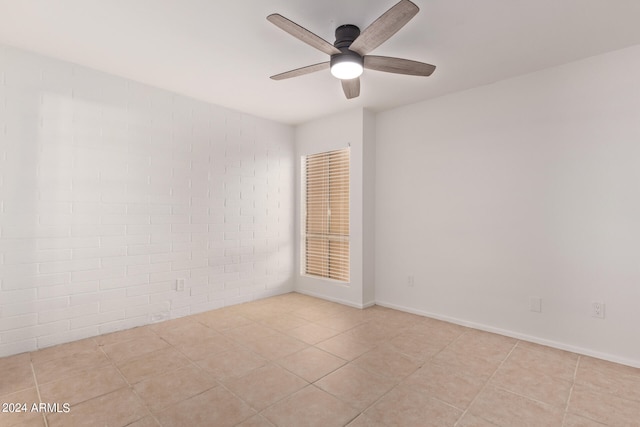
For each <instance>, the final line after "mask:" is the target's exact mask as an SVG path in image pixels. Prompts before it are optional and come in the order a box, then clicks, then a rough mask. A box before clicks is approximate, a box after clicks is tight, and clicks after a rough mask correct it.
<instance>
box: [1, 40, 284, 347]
mask: <svg viewBox="0 0 640 427" xmlns="http://www.w3.org/2000/svg"><path fill="white" fill-rule="evenodd" d="M293 152H294V147H293V130H292V129H291V128H290V127H288V126H285V125H281V124H277V123H274V122H270V121H267V120H263V119H259V118H256V117H252V116H248V115H245V114H242V113H238V112H235V111H231V110H227V109H224V108H221V107H217V106H212V105H208V104H205V103H202V102H199V101H195V100H192V99H189V98H185V97H182V96H178V95H174V94H172V93H169V92H165V91H162V90H159V89H154V88H150V87H148V86H144V85H142V84H138V83H135V82H132V81H128V80H126V79H122V78H118V77H114V76H110V75H107V74H104V73H100V72H97V71H93V70H89V69H86V68H82V67H78V66H75V65H73V64H69V63H65V62H61V61H55V60H52V59H48V58H45V57H42V56H38V55H33V54H30V53H26V52H23V51H19V50H15V49H12V48H7V47H0V356H4V355H8V354H13V353H19V352H22V351H29V350H33V349H36V348H41V347H46V346H50V345H54V344H58V343H62V342H68V341H72V340H76V339H80V338H83V337H88V336H94V335H98V334H102V333H106V332H110V331H114V330H119V329H124V328H129V327H133V326H137V325H142V324H147V323H150V322H153V321H158V320H161V319H165V318H169V317H178V316H183V315H187V314H190V313H196V312H200V311H205V310H209V309H213V308H217V307H221V306H224V305H230V304H234V303H238V302H242V301H246V300H250V299H254V298H258V297H262V296H267V295H272V294H276V293H281V292H286V291H289V290H291V289H292V286H293V284H292V274H293V247H294V244H293V235H294V234H293V215H294V193H293V188H294V181H293V180H294V155H293ZM179 278H184V279H186V286H185V290H184V291H182V292H180V291H177V290H176V279H179Z"/></svg>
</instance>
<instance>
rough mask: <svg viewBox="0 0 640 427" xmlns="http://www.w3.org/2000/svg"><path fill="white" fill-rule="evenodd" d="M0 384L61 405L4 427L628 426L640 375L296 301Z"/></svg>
mask: <svg viewBox="0 0 640 427" xmlns="http://www.w3.org/2000/svg"><path fill="white" fill-rule="evenodd" d="M0 380H1V381H0V401H1V402H3V403H27V404H28V409H30V408H31V404H32V403H34V402H35V403H40V402H44V403H50V404H53V403H58V404H60V408H59V409H60V411H58V412H55V411H54V412H51V409H55V408H51V407H50V408H49V412H46V411H44V412H40V413H39V412H26V413H6V412H0V425H1V426H3V427H10V426H50V427H56V426H64V427H68V426H76V425H82V426H135V427H147V426H149V427H150V426H167V427H169V426H188V427H197V426H214V427H223V426H243V427H249V426H255V427H258V426H265V427H266V426H292V427H307V426H309V427H311V426H321V427H331V426H345V425H346V426H349V427H364V426H411V427H414V426H457V427H472V426H474V427H485V426H506V427H526V426H535V427H546V426H564V427H577V426H584V427H590V426H594V427H595V426H616V427H619V426H640V369H635V368H630V367H626V366H621V365H616V364H614V363H609V362H605V361H601V360H597V359H593V358H590V357H584V356H579V355H576V354H572V353H568V352H563V351H559V350H555V349H551V348H547V347H542V346H539V345H535V344H531V343H528V342H524V341H518V340H515V339H512V338H507V337H503V336H500V335H494V334H490V333H486V332H481V331H477V330H473V329H468V328H464V327H461V326H457V325H453V324H449V323H445V322H441V321H437V320H433V319H428V318H424V317H420V316H415V315H411V314H407V313H403V312H399V311H395V310H391V309H386V308H382V307H378V306H376V307H372V308H369V309H366V310H357V309H353V308H349V307H345V306H342V305H339V304H334V303H330V302H326V301H323V300H320V299H316V298H311V297H308V296H305V295H301V294H297V293H290V294H286V295H281V296H277V297H273V298H269V299H265V300H261V301H255V302H251V303H247V304H242V305H238V306H233V307H227V308H224V309H220V310H215V311H211V312H207V313H204V314H198V315H194V316H190V317H187V318H182V319H177V320H171V321H168V322H164V323H158V324H155V325H150V326H145V327H140V328H136V329H131V330H128V331H123V332H117V333H113V334H110V335H104V336H100V337H97V338H92V339H86V340H82V341H77V342H74V343H70V344H64V345H60V346H57V347H51V348H47V349H43V350H40V351H37V352H33V353H30V354H27V353H25V354H20V355H16V356H11V357H8V358H4V359H0ZM63 403H67V404H68V405H69V411H68V412H66V413H65V412H64V407H63V406H62V404H63ZM3 409H8V407H7V408H3Z"/></svg>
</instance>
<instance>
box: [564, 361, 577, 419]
mask: <svg viewBox="0 0 640 427" xmlns="http://www.w3.org/2000/svg"><path fill="white" fill-rule="evenodd" d="M581 361H582V356H580V355H578V360H576V366H575V368H574V369H573V378H572V380H571V388H570V389H569V395H568V396H567V403H566V404H565V406H564V415H563V417H562V425H563V426H564V425H565V424H566V422H567V415H569V403H570V402H571V397H572V396H573V389H574V387H575V386H576V377H577V376H578V367H579V366H580V362H581Z"/></svg>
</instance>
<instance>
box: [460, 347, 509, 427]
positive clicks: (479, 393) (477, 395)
mask: <svg viewBox="0 0 640 427" xmlns="http://www.w3.org/2000/svg"><path fill="white" fill-rule="evenodd" d="M519 342H520V341H516V343H515V344H514V345H513V347H511V350H509V354H507V356H506V357H505V358H504V359H502V362H500V365H498V367H497V368H496V369H495V371H493V373H492V374H491V376H489V378H488V379H487V381H485V383H484V385H483V386H482V388H481V389H480V391H478V394H476V395H475V397H474V398H473V399H472V400H471V402H469V404H468V405H467V408H466V409H465V410H464V411H463V412H462V415H460V418H458V420H457V421H456V422H455V424H454V426H457V425H459V423H460V422H461V421H462V420H463V419H464V417H465V415H467V413H468V412H469V409H470V408H471V407H472V406H473V404H474V403H475V402H476V400H478V397H479V396H480V395H481V394H482V392H483V391H485V390H486V388H487V387H488V386H489V383H490V382H491V380H492V379H493V377H494V376H495V375H496V373H498V371H499V370H500V368H501V367H502V365H504V363H505V362H506V361H507V360H508V359H509V357H510V356H511V354H512V353H513V351H514V350H515V349H516V347H517V346H518V343H519ZM476 416H477V415H476ZM477 417H478V418H482V417H480V416H477ZM482 419H484V418H482Z"/></svg>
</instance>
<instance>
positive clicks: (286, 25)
mask: <svg viewBox="0 0 640 427" xmlns="http://www.w3.org/2000/svg"><path fill="white" fill-rule="evenodd" d="M267 20H268V21H269V22H271V23H272V24H274V25H275V26H276V27H278V28H280V29H281V30H284V31H286V32H287V33H289V34H291V35H292V36H293V37H295V38H297V39H298V40H300V41H303V42H305V43H306V44H308V45H309V46H311V47H315V48H316V49H318V50H319V51H321V52H324V53H326V54H327V55H335V54H338V53H340V51H339V50H338V48H336V47H335V46H334V45H332V44H331V43H329V42H328V41H326V40H325V39H323V38H321V37H319V36H316V35H315V34H313V33H312V32H311V31H309V30H307V29H306V28H303V27H301V26H300V25H298V24H296V23H295V22H293V21H291V20H289V19H287V18H285V17H284V16H282V15H280V14H279V13H273V14H271V15H269V16H267Z"/></svg>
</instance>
